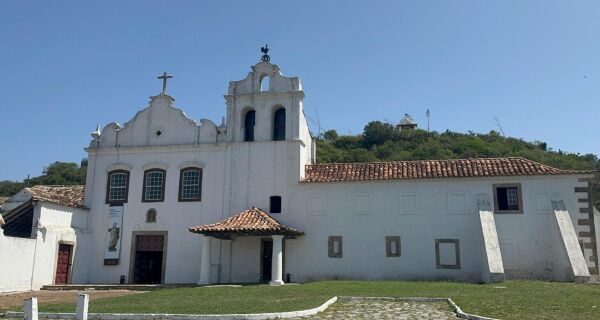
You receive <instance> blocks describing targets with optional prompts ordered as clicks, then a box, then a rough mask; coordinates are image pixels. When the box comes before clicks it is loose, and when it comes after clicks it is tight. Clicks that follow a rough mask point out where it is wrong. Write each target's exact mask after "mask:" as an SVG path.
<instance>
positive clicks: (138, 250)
mask: <svg viewBox="0 0 600 320" xmlns="http://www.w3.org/2000/svg"><path fill="white" fill-rule="evenodd" d="M164 239H165V238H164V236H163V235H137V236H136V238H135V264H134V267H133V283H143V284H157V283H161V282H162V275H163V259H164V257H163V247H164Z"/></svg>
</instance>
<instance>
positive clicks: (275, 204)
mask: <svg viewBox="0 0 600 320" xmlns="http://www.w3.org/2000/svg"><path fill="white" fill-rule="evenodd" d="M270 202H271V206H270V207H271V208H270V210H269V212H270V213H281V197H280V196H271V198H270Z"/></svg>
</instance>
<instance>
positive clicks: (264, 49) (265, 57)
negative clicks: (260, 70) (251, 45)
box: [260, 44, 271, 62]
mask: <svg viewBox="0 0 600 320" xmlns="http://www.w3.org/2000/svg"><path fill="white" fill-rule="evenodd" d="M260 52H262V53H263V55H262V58H260V59H261V60H262V61H264V62H269V61H271V57H269V55H268V53H269V45H268V44H265V46H264V47H260Z"/></svg>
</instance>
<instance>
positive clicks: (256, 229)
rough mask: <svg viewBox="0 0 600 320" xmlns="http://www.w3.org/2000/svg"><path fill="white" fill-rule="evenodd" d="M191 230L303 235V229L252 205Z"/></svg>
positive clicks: (190, 229)
mask: <svg viewBox="0 0 600 320" xmlns="http://www.w3.org/2000/svg"><path fill="white" fill-rule="evenodd" d="M189 231H190V232H194V233H201V234H215V233H237V234H243V235H245V234H248V235H254V234H270V235H277V234H279V235H302V234H303V233H302V232H301V231H298V230H296V229H293V228H290V227H287V226H284V225H282V224H281V223H279V222H278V221H277V220H275V219H273V217H271V216H269V215H268V214H267V213H266V212H264V211H262V210H261V209H258V208H255V207H252V209H248V210H246V211H243V212H240V213H238V214H236V215H234V216H232V217H230V218H228V219H225V220H223V221H221V222H217V223H212V224H203V225H199V226H196V227H192V228H189Z"/></svg>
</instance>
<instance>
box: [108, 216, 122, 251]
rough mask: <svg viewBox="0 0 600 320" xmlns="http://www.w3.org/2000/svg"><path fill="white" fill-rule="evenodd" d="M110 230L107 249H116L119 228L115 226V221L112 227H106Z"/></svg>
mask: <svg viewBox="0 0 600 320" xmlns="http://www.w3.org/2000/svg"><path fill="white" fill-rule="evenodd" d="M108 232H110V240H109V241H108V251H117V244H118V243H119V237H120V236H121V235H120V233H121V229H120V228H119V227H117V223H116V222H115V223H113V225H112V227H111V228H110V229H108Z"/></svg>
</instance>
